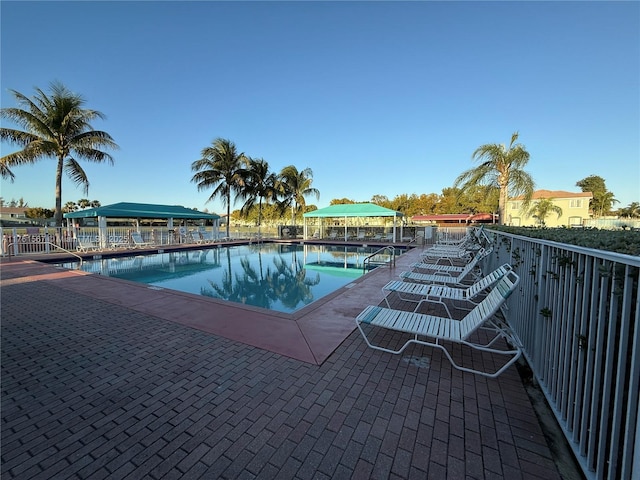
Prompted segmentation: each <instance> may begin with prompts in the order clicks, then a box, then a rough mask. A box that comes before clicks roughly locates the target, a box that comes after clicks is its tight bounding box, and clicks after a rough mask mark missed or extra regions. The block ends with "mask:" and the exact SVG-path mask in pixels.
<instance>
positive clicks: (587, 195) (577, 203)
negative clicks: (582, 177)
mask: <svg viewBox="0 0 640 480" xmlns="http://www.w3.org/2000/svg"><path fill="white" fill-rule="evenodd" d="M592 198H593V194H592V193H591V192H580V193H573V192H565V191H562V190H536V191H535V192H533V197H532V199H531V203H530V204H529V206H528V208H525V207H524V201H523V197H521V196H520V197H514V198H510V199H509V200H507V205H506V209H505V215H506V217H507V218H506V221H505V222H504V223H505V225H513V226H516V227H520V226H521V227H529V226H540V221H539V220H538V219H537V218H535V217H534V216H532V215H530V210H531V208H532V207H534V206H535V204H536V202H538V201H540V200H543V199H549V200H552V201H553V204H554V205H556V206H558V207H560V208H561V209H562V215H560V217H558V214H557V213H556V212H553V211H552V212H550V213H549V216H547V217H546V218H545V219H544V223H545V226H547V227H575V226H583V225H584V223H585V221H586V220H588V219H589V217H590V216H589V202H590V200H591V199H592Z"/></svg>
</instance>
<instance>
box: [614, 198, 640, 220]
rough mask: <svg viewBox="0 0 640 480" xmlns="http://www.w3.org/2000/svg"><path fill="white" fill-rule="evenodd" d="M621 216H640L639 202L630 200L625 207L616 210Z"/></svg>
mask: <svg viewBox="0 0 640 480" xmlns="http://www.w3.org/2000/svg"><path fill="white" fill-rule="evenodd" d="M618 215H619V216H621V217H628V218H638V217H640V203H638V202H631V203H630V204H629V205H628V206H627V207H625V208H621V209H620V210H618Z"/></svg>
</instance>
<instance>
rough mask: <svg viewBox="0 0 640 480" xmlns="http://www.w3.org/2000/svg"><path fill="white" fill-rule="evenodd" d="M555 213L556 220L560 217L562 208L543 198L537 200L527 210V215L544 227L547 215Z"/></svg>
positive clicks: (551, 200)
mask: <svg viewBox="0 0 640 480" xmlns="http://www.w3.org/2000/svg"><path fill="white" fill-rule="evenodd" d="M552 213H555V214H557V215H558V218H560V217H561V216H562V208H560V207H559V206H558V205H556V204H555V203H553V198H543V199H540V200H538V201H537V202H536V203H535V204H534V205H533V206H532V207H531V210H529V212H528V215H529V216H531V217H533V218H536V219H537V220H538V222H540V225H542V226H543V227H544V226H545V225H546V221H545V220H546V219H547V217H548V216H549V215H551V214H552Z"/></svg>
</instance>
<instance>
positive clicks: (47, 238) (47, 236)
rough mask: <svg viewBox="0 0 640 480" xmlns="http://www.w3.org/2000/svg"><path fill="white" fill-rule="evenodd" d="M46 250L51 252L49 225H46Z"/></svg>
mask: <svg viewBox="0 0 640 480" xmlns="http://www.w3.org/2000/svg"><path fill="white" fill-rule="evenodd" d="M44 251H45V252H46V253H51V245H50V244H49V227H47V226H46V225H45V226H44Z"/></svg>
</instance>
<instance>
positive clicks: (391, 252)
mask: <svg viewBox="0 0 640 480" xmlns="http://www.w3.org/2000/svg"><path fill="white" fill-rule="evenodd" d="M385 250H387V251H389V255H390V256H391V260H390V261H389V263H390V264H391V265H393V266H394V267H395V266H396V249H395V247H393V246H391V245H387V246H385V247H382V248H379V249H378V250H376V251H375V252H373V253H371V254H369V255H367V256H366V257H365V258H364V260H363V261H362V270H363V271H364V272H366V271H367V265H368V264H369V263H370V261H371V258H372V257H375V256H376V255H380V254H381V253H382V252H384V251H385Z"/></svg>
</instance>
